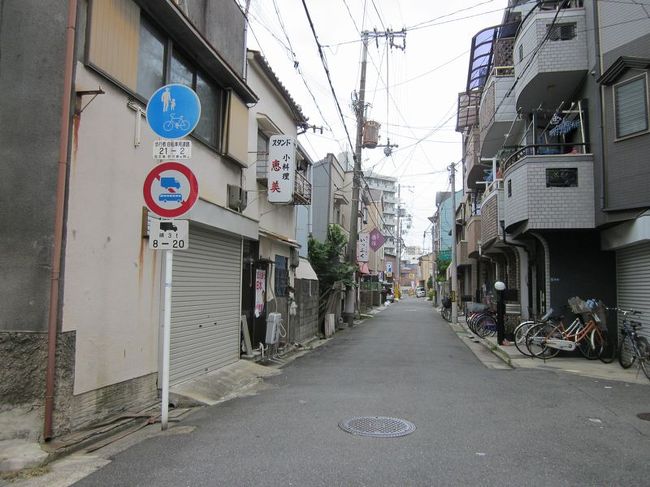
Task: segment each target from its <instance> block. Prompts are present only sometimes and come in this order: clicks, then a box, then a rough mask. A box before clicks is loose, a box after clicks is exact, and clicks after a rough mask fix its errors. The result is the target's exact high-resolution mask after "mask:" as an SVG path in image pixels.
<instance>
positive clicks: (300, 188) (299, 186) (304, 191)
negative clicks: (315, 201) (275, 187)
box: [293, 171, 311, 205]
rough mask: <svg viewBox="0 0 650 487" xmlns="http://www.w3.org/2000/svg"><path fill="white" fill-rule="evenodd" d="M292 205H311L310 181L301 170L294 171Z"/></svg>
mask: <svg viewBox="0 0 650 487" xmlns="http://www.w3.org/2000/svg"><path fill="white" fill-rule="evenodd" d="M293 204H294V205H311V183H310V182H309V179H307V178H306V177H305V176H304V175H303V174H302V173H301V172H299V171H296V184H295V189H294V192H293Z"/></svg>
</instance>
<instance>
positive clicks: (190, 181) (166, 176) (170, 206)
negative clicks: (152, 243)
mask: <svg viewBox="0 0 650 487" xmlns="http://www.w3.org/2000/svg"><path fill="white" fill-rule="evenodd" d="M142 191H143V194H144V201H145V203H146V204H147V207H148V208H149V209H150V210H151V211H153V212H154V213H155V214H156V215H158V216H161V217H163V218H175V217H179V216H181V215H184V214H185V213H187V212H188V211H190V208H192V206H194V203H196V199H197V198H198V196H199V184H198V182H197V181H196V177H195V176H194V173H193V172H192V171H191V170H190V168H189V167H187V166H185V165H183V164H181V163H180V162H164V163H162V164H159V165H158V166H156V167H154V168H153V169H152V170H151V171H150V172H149V174H148V175H147V178H146V179H145V180H144V186H143V188H142Z"/></svg>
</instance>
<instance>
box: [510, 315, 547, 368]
mask: <svg viewBox="0 0 650 487" xmlns="http://www.w3.org/2000/svg"><path fill="white" fill-rule="evenodd" d="M552 315H553V309H552V308H551V309H549V310H548V312H547V313H546V314H545V315H544V316H542V317H541V318H540V319H539V320H527V321H522V322H521V323H519V324H518V325H517V326H516V328H515V331H514V332H513V335H514V341H515V347H517V350H519V352H520V353H521V354H523V355H526V356H527V357H533V354H532V353H531V352H530V350H528V346H527V345H526V334H527V333H528V332H529V331H530V329H531V328H533V327H534V326H543V325H546V324H548V322H549V320H551V316H552Z"/></svg>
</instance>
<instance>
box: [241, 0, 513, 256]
mask: <svg viewBox="0 0 650 487" xmlns="http://www.w3.org/2000/svg"><path fill="white" fill-rule="evenodd" d="M238 1H239V3H240V4H241V5H242V6H244V5H245V0H238ZM304 3H305V4H306V5H307V9H308V11H309V14H310V16H311V20H312V22H313V26H314V30H315V32H316V35H317V38H318V42H319V43H320V44H321V46H323V53H324V56H325V63H326V66H327V67H328V69H329V71H330V76H331V79H332V83H333V86H334V90H335V93H336V99H338V103H339V105H340V108H341V111H342V112H343V116H344V117H343V118H344V121H345V126H347V133H346V130H345V128H344V123H343V121H342V120H341V116H340V115H339V112H338V109H337V104H336V101H335V98H334V95H333V94H332V91H331V89H330V86H329V84H328V80H327V76H326V73H325V69H324V67H323V64H322V62H321V58H320V55H319V50H318V47H317V44H316V41H315V39H314V34H313V33H312V29H311V27H310V23H309V20H308V18H307V13H306V12H305V7H304V5H303V0H251V2H250V11H249V20H250V30H249V33H248V47H249V48H250V49H258V50H260V51H262V53H263V54H264V56H265V57H266V59H267V60H268V62H269V64H270V65H271V67H272V68H273V70H274V71H275V72H276V74H277V76H278V78H279V79H280V80H281V81H282V83H283V84H284V85H285V86H286V87H287V89H288V90H289V92H290V93H291V95H292V96H293V98H294V100H296V102H297V103H298V104H299V105H300V106H301V107H302V109H303V112H304V114H305V115H306V116H307V117H308V118H309V122H310V123H312V124H314V125H317V126H322V127H324V132H323V134H322V135H321V134H320V133H316V134H313V133H309V134H306V135H304V136H300V138H299V140H300V142H301V143H302V145H303V146H305V147H306V149H307V151H308V152H309V153H310V155H311V157H312V158H313V159H314V161H317V160H320V159H322V158H323V157H324V156H325V154H326V153H328V152H332V153H334V154H339V153H340V152H343V151H349V150H352V151H353V148H352V149H351V148H350V143H349V141H348V134H349V138H350V140H351V142H352V144H354V141H355V137H356V122H355V119H354V114H353V111H352V107H351V100H352V94H353V92H355V91H358V89H359V78H360V67H361V31H363V30H369V31H374V30H375V29H376V30H377V31H379V32H385V31H388V30H392V31H395V32H398V31H401V30H402V28H406V36H405V41H406V48H405V49H404V50H401V49H397V48H392V49H391V48H389V47H388V48H387V41H386V39H379V40H378V43H377V42H375V41H372V42H371V43H370V44H369V48H368V65H367V81H366V102H367V103H370V104H371V106H370V109H369V111H368V118H369V119H371V120H376V121H377V122H379V123H381V130H380V135H381V139H380V144H385V143H386V140H387V139H388V138H390V142H391V144H398V145H399V148H397V149H393V154H392V156H390V157H386V156H385V155H384V152H383V149H382V148H376V149H373V150H370V149H364V150H363V155H362V165H363V169H364V170H368V169H373V170H374V171H375V172H378V173H380V174H383V175H387V176H393V177H396V178H398V179H399V183H400V184H401V187H402V191H401V193H402V202H403V204H404V207H405V208H406V211H407V212H409V213H410V214H411V215H412V216H413V219H412V227H411V229H410V230H409V231H408V233H406V234H405V235H404V240H405V242H406V244H407V245H418V246H422V245H423V243H424V245H425V249H426V250H429V249H430V248H431V236H430V234H427V236H426V240H425V239H423V233H424V232H425V231H430V223H429V221H428V220H427V217H428V216H431V215H432V214H433V211H434V208H435V203H434V198H435V192H436V191H446V190H449V173H448V171H447V170H446V168H447V166H449V164H450V163H452V162H457V161H460V159H461V156H462V149H461V136H460V134H459V133H457V132H455V125H456V102H457V96H458V93H459V92H460V91H463V90H464V89H465V84H466V81H467V69H468V63H469V50H470V47H471V41H472V37H473V36H474V35H475V34H476V33H477V32H478V31H480V30H482V29H484V28H486V27H489V26H492V25H497V24H499V23H500V21H501V18H502V14H503V9H504V8H505V6H506V5H507V0H455V1H453V2H446V1H445V2H443V1H440V0H304ZM395 43H398V44H401V43H402V39H401V38H396V39H395ZM460 174H461V173H460V167H459V171H458V172H457V179H458V183H457V186H456V187H457V188H460V187H461V186H460Z"/></svg>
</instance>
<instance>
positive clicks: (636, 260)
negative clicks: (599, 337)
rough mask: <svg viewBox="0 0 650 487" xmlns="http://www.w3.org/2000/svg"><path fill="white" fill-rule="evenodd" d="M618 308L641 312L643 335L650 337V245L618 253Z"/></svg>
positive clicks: (618, 251)
mask: <svg viewBox="0 0 650 487" xmlns="http://www.w3.org/2000/svg"><path fill="white" fill-rule="evenodd" d="M616 281H617V282H616V283H617V293H618V296H617V301H618V303H617V306H618V307H620V308H623V309H635V310H637V311H640V312H641V313H642V314H641V315H640V316H637V317H634V318H633V319H634V320H635V321H640V322H641V323H643V328H642V329H641V334H642V335H645V336H647V337H650V244H641V245H635V246H633V247H629V248H625V249H621V250H617V251H616Z"/></svg>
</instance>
